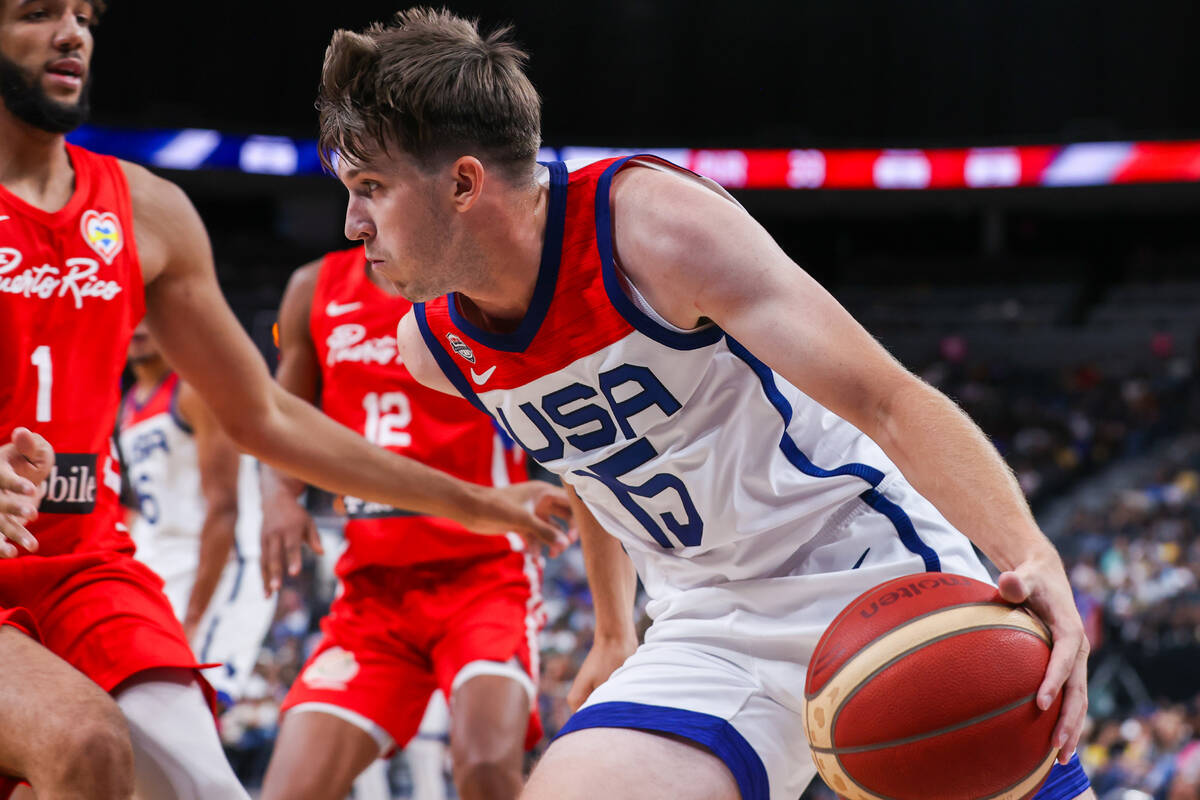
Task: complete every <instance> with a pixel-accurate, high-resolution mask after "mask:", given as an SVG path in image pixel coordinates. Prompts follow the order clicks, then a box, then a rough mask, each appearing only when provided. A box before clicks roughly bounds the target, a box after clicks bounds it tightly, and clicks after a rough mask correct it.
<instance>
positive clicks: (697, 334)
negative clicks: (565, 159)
mask: <svg viewBox="0 0 1200 800" xmlns="http://www.w3.org/2000/svg"><path fill="white" fill-rule="evenodd" d="M631 158H637V156H626V157H625V158H622V159H620V160H618V161H614V162H613V163H612V164H610V165H609V166H608V168H607V169H605V170H604V172H603V173H602V174H601V175H600V180H599V181H598V182H597V183H596V248H597V249H598V250H599V251H600V265H601V270H602V272H603V274H604V291H605V293H606V294H607V295H608V301H609V302H610V303H612V304H613V308H615V309H616V310H617V312H618V313H619V314H620V315H621V316H622V317H624V318H625V321H626V322H628V323H629V324H630V325H632V326H633V327H634V328H636V329H637V330H638V332H640V333H642V334H643V335H645V336H649V337H650V338H651V339H653V340H654V341H656V342H658V343H659V344H662V345H666V346H667V347H670V348H672V349H674V350H696V349H698V348H701V347H708V346H709V345H714V344H716V343H717V342H719V341H721V337H722V336H724V335H725V332H724V331H722V330H721V329H720V328H719V327H718V326H717V325H716V324H710V325H708V326H707V327H704V328H701V329H699V330H696V331H689V332H687V333H680V332H679V331H673V330H671V329H670V328H664V327H663V326H662V325H661V324H660V323H659V322H658V320H656V319H654V318H653V317H650V316H648V315H647V314H646V313H645V312H644V311H642V310H641V309H640V308H638V307H637V305H636V304H635V303H634V302H633V301H632V300H631V299H629V295H627V294H625V289H624V287H622V286H621V278H620V276H619V275H618V274H617V265H616V261H615V260H614V259H613V244H612V205H611V204H610V202H609V190H610V189H611V188H612V179H613V176H614V175H616V174H617V171H618V170H620V169H621V167H623V166H625V163H626V162H628V161H629V159H631ZM659 160H660V161H661V160H662V159H659Z"/></svg>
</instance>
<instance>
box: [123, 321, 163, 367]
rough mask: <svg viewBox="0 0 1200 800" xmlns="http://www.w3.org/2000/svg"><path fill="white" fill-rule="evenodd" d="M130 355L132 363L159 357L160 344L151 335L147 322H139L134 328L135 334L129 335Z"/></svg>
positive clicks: (141, 362)
mask: <svg viewBox="0 0 1200 800" xmlns="http://www.w3.org/2000/svg"><path fill="white" fill-rule="evenodd" d="M128 357H129V363H130V364H144V363H146V362H147V361H150V360H152V359H155V358H158V345H156V344H155V343H154V338H153V337H152V336H151V335H150V329H149V328H147V327H146V323H145V322H139V323H138V326H137V327H136V328H134V329H133V335H132V336H130V337H129V356H128Z"/></svg>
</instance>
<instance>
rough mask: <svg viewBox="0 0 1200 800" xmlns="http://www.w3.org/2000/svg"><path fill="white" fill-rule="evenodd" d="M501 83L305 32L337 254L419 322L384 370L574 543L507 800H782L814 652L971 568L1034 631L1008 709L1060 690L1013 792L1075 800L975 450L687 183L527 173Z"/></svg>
mask: <svg viewBox="0 0 1200 800" xmlns="http://www.w3.org/2000/svg"><path fill="white" fill-rule="evenodd" d="M523 61H524V54H523V53H521V52H520V51H519V50H518V49H517V48H516V47H515V46H514V45H513V44H512V43H511V42H509V41H507V40H506V39H505V37H504V35H503V34H502V33H501V34H493V35H491V36H488V37H483V36H481V35H480V34H479V32H478V30H477V29H476V26H475V25H474V24H473V23H471V22H469V21H466V20H463V19H460V18H458V17H455V16H453V15H452V14H450V13H448V12H444V11H443V12H434V11H429V10H425V9H413V10H410V11H407V12H401V13H400V14H398V15H397V16H396V18H395V20H394V21H393V22H392V23H391V24H386V25H384V24H380V25H376V26H373V27H371V28H370V29H368V30H367V31H365V32H364V33H361V34H356V33H350V32H348V31H339V32H338V33H336V34H335V35H334V38H333V41H332V42H331V44H330V46H329V49H328V51H327V53H326V59H325V66H324V72H323V75H322V86H321V94H320V99H319V101H318V105H319V108H320V110H321V145H322V152H323V153H324V154H325V156H326V158H327V159H329V160H332V159H330V156H331V155H332V154H333V153H337V154H338V158H337V165H336V168H337V170H338V175H339V177H340V179H341V180H342V182H343V183H344V184H345V185H346V187H347V189H348V190H349V203H348V207H347V210H346V235H347V237H349V238H351V239H354V240H359V241H362V242H363V243H364V244H365V248H366V253H367V258H368V259H369V260H370V261H371V264H372V267H373V268H374V269H376V270H378V271H379V273H380V274H381V275H383V276H384V277H386V278H388V279H389V280H390V281H392V283H393V284H394V285H395V286H396V288H397V289H398V290H399V291H400V292H401V293H402V294H403V295H404V296H405V297H408V298H409V299H411V300H414V301H424V302H417V303H416V305H414V307H413V312H412V313H411V314H410V315H408V316H407V317H405V319H404V321H403V322H402V323H401V327H400V331H399V338H400V343H401V354H402V357H403V358H404V360H405V363H406V364H407V366H408V368H409V370H410V371H411V372H412V373H413V375H414V376H415V377H416V378H417V379H418V380H420V381H422V382H425V383H427V384H428V385H430V386H434V387H438V388H441V389H442V390H443V391H445V392H447V393H448V394H457V395H460V396H462V397H464V398H466V399H467V400H469V401H471V402H472V403H474V404H475V405H476V406H477V407H478V408H480V409H481V410H484V411H486V412H488V413H489V414H492V415H493V416H494V417H495V419H496V421H497V423H498V424H499V425H500V426H501V427H502V428H504V430H505V431H506V432H508V434H509V435H510V437H511V438H512V439H513V440H514V441H516V442H518V443H519V444H521V445H522V446H523V447H524V448H525V449H526V450H527V451H528V452H529V453H530V455H531V456H532V457H533V458H535V459H536V460H538V461H539V462H540V463H542V464H543V465H544V466H545V467H547V468H548V469H550V470H551V471H553V472H556V473H558V474H559V475H560V476H561V477H562V478H563V480H564V481H565V482H566V483H568V484H569V485H570V487H571V492H572V495H571V496H572V498H573V504H574V507H575V509H576V512H577V515H578V516H579V518H580V519H581V520H583V522H581V534H582V535H583V538H582V541H583V544H584V551H585V558H586V561H587V569H588V577H589V579H590V581H591V585H592V589H593V595H594V598H595V604H596V612H597V620H596V643H595V645H594V647H593V650H592V652H591V654H590V655H589V657H588V662H587V663H586V664H585V665H584V668H583V670H582V671H581V674H580V676H579V679H578V683H577V692H576V694H575V696H576V698H577V699H579V698H582V697H586V699H585V700H584V701H583V705H582V707H581V708H580V709H579V711H577V712H576V714H575V715H574V716H573V717H572V718H571V720H570V721H569V722H568V723H567V725H566V726H565V727H564V728H563V731H562V732H561V733H560V736H559V738H558V739H556V740H555V741H554V743H552V744H551V745H550V747H549V749H548V750H547V752H546V754H545V756H544V757H543V758H542V760H541V761H540V762H539V763H538V765H537V767H536V768H535V769H534V772H533V775H532V776H531V778H530V781H529V784H528V785H527V786H526V788H525V792H524V796H525V797H526V798H528V800H584V799H585V798H596V797H614V798H615V797H619V798H662V797H669V798H672V800H702V799H703V800H709V799H710V798H712V799H716V798H721V799H722V800H726V799H731V798H737V797H739V796H740V797H741V798H743V800H767V799H768V798H769V799H770V800H795V798H796V797H797V796H799V795H800V794H801V792H802V791H803V790H804V788H805V786H806V785H807V784H808V782H809V780H810V779H811V778H812V776H813V774H814V767H813V764H812V761H811V759H810V758H809V757H808V755H807V743H806V740H805V736H804V730H803V721H802V717H803V713H802V707H803V697H802V687H803V686H804V679H805V672H806V667H807V660H808V658H809V657H810V656H811V653H812V648H813V647H814V646H815V644H816V642H817V639H818V637H819V636H820V634H821V632H822V631H823V630H824V628H825V627H826V626H827V625H828V624H829V622H830V621H831V620H832V619H833V617H834V616H835V615H836V614H837V613H838V611H840V610H841V609H842V608H843V607H844V606H845V605H846V604H847V603H848V602H849V601H850V600H851V599H853V598H854V597H855V596H857V595H858V594H859V593H861V592H862V591H864V590H866V589H868V588H870V587H871V586H874V585H876V584H878V583H880V582H882V581H884V580H886V579H889V578H893V577H896V576H899V575H905V574H911V573H915V572H924V571H934V570H946V571H950V572H955V573H959V574H965V575H970V576H973V577H977V578H980V579H985V580H986V579H987V572H986V571H985V570H984V568H983V565H982V564H981V563H980V562H979V560H978V558H977V557H976V556H975V553H974V551H973V549H972V546H971V543H972V542H974V543H975V544H977V545H979V547H980V548H981V549H982V550H983V551H984V552H985V553H987V555H988V556H989V557H990V558H991V559H992V560H993V561H994V562H995V563H996V564H997V565H998V566H999V567H1000V568H1001V569H1002V570H1004V572H1003V574H1001V575H1000V577H999V586H1000V591H1001V593H1002V595H1003V596H1004V597H1005V598H1006V599H1007V600H1009V601H1012V602H1028V603H1029V605H1030V606H1032V607H1033V608H1034V609H1035V610H1036V611H1037V612H1038V613H1039V615H1040V616H1041V617H1042V619H1043V620H1045V621H1046V622H1047V623H1048V624H1049V626H1050V628H1051V630H1052V631H1053V634H1054V647H1053V651H1052V653H1051V658H1050V661H1049V665H1048V669H1047V673H1046V675H1045V678H1044V681H1043V683H1042V685H1041V687H1040V688H1039V691H1038V696H1037V699H1036V701H1037V703H1038V706H1039V707H1040V708H1041V709H1043V710H1048V709H1050V708H1051V705H1052V702H1053V700H1054V698H1055V696H1056V695H1058V694H1059V693H1060V692H1063V691H1064V688H1065V699H1064V700H1063V703H1062V706H1061V712H1060V713H1057V714H1056V716H1057V717H1058V719H1057V724H1056V727H1055V731H1054V734H1053V736H1054V741H1053V744H1054V746H1055V747H1057V748H1059V752H1058V754H1057V758H1058V759H1059V762H1060V763H1058V764H1057V765H1055V766H1054V767H1053V768H1051V771H1050V777H1049V779H1048V781H1047V783H1046V785H1045V786H1044V787H1043V788H1042V789H1041V791H1040V795H1041V797H1042V798H1043V800H1051V799H1054V800H1057V799H1058V798H1072V797H1076V796H1080V795H1085V796H1087V795H1090V794H1091V792H1090V789H1088V788H1087V778H1086V776H1085V775H1084V774H1083V772H1082V770H1081V769H1080V768H1079V765H1078V759H1077V758H1075V759H1073V758H1072V754H1073V751H1074V750H1075V747H1076V744H1077V742H1078V739H1079V735H1080V731H1081V729H1082V725H1083V719H1084V712H1085V708H1086V679H1087V675H1086V659H1087V645H1086V639H1085V638H1084V636H1083V626H1082V623H1081V621H1080V619H1079V614H1078V612H1077V611H1076V610H1075V606H1074V602H1073V600H1072V595H1071V591H1070V587H1069V585H1068V582H1067V578H1066V575H1065V573H1064V571H1063V567H1062V563H1061V561H1060V560H1059V558H1058V554H1057V553H1056V552H1055V550H1054V548H1053V546H1052V545H1051V544H1050V543H1049V542H1048V541H1047V540H1046V538H1045V536H1044V535H1043V534H1042V533H1041V532H1040V531H1039V530H1038V528H1037V525H1036V523H1035V522H1034V520H1033V517H1032V515H1031V513H1030V511H1029V508H1028V506H1027V504H1026V503H1025V500H1024V497H1023V496H1022V494H1021V491H1020V489H1019V487H1018V486H1017V484H1016V481H1015V480H1014V479H1013V476H1012V474H1011V473H1010V472H1009V470H1008V469H1007V468H1006V467H1005V465H1004V462H1003V461H1002V460H1001V459H1000V457H999V454H998V453H997V452H996V451H995V449H994V448H992V447H991V445H990V444H989V443H988V441H987V439H986V437H985V436H983V435H982V433H981V432H980V431H979V429H978V428H977V427H976V426H975V425H974V424H973V423H972V422H971V421H970V420H969V419H968V418H967V417H966V416H965V415H964V414H963V413H962V412H961V411H960V410H959V409H957V408H956V407H955V406H954V404H953V403H952V402H951V401H949V400H948V399H947V398H946V397H945V396H944V395H942V394H940V393H939V392H937V391H936V390H935V389H932V388H931V387H929V386H928V385H926V384H924V383H922V382H921V381H920V380H918V379H917V378H915V377H914V376H913V375H912V374H911V373H909V372H908V371H907V370H905V369H904V368H903V367H902V366H901V365H900V364H898V363H897V362H896V361H895V360H893V359H892V358H891V357H890V356H889V355H888V354H887V353H886V352H885V351H884V350H883V349H882V348H881V347H880V346H879V344H878V343H877V342H875V340H874V339H872V338H871V336H870V335H869V334H867V332H866V331H864V330H863V329H862V327H861V326H859V325H858V324H857V323H856V322H855V321H854V320H853V319H852V318H851V317H850V316H849V315H847V314H846V312H845V311H844V310H843V309H842V308H841V307H840V306H839V305H838V304H837V302H836V301H834V300H833V298H832V297H830V296H829V294H828V293H827V292H825V291H824V289H822V288H821V287H820V286H819V285H818V284H817V283H816V282H815V281H813V280H812V279H811V278H810V277H808V276H807V275H806V274H805V273H804V272H803V271H802V270H801V269H800V268H799V267H798V266H796V264H794V263H793V262H792V261H791V260H790V259H788V258H787V256H786V255H785V254H784V253H783V252H782V251H781V250H780V249H779V247H778V246H777V245H776V244H775V243H774V242H773V241H772V240H771V238H770V237H769V236H768V235H767V234H766V232H765V231H764V230H763V229H762V228H761V227H760V226H759V225H758V224H757V223H755V222H754V220H753V219H751V218H750V216H749V215H748V214H746V212H745V211H744V210H743V209H742V208H741V207H740V206H739V205H738V204H737V203H736V202H735V201H734V200H733V199H732V198H731V197H730V196H729V195H728V194H726V193H725V192H724V191H723V190H722V189H721V188H720V187H719V186H717V185H716V184H714V183H712V182H711V181H707V180H704V179H701V178H699V177H697V176H695V175H693V174H691V173H689V172H687V171H685V170H681V169H679V168H677V167H674V166H672V165H670V164H667V163H666V162H663V161H660V160H658V159H654V158H650V157H643V158H630V159H608V160H605V161H600V162H594V163H585V162H571V163H562V162H555V163H551V164H547V165H538V164H537V163H536V162H535V158H536V153H537V150H538V146H539V141H540V135H539V128H540V103H539V100H538V96H537V92H536V91H535V90H534V89H533V87H532V85H531V84H530V83H529V81H528V79H527V78H526V76H525V75H524V72H523V69H522V64H523ZM605 531H607V532H608V533H607V534H606V533H605ZM960 531H961V532H960ZM964 533H965V534H966V535H964ZM608 534H611V535H608ZM968 537H969V539H968ZM631 562H632V565H634V566H636V571H637V574H638V575H639V576H640V577H641V579H642V581H643V583H644V584H645V587H646V592H647V594H648V595H649V597H650V603H649V605H648V606H647V613H648V614H649V615H650V616H651V618H652V619H653V624H652V625H651V626H650V628H649V630H648V631H647V633H646V636H645V643H644V644H643V645H641V646H640V647H639V646H637V641H636V638H635V637H634V636H633V624H632V621H631V619H630V616H631V615H630V607H631V604H632V600H633V589H634V566H631ZM1050 713H1055V712H1050ZM1052 760H1053V757H1051V758H1050V759H1048V762H1047V767H1048V768H1050V761H1052ZM1033 789H1034V787H1033V786H1029V787H1027V789H1026V792H1021V791H1018V789H1017V787H1014V788H1013V789H1012V791H1011V793H1010V794H1011V796H1012V797H1019V796H1022V795H1023V794H1025V793H1028V792H1032V791H1033ZM855 797H856V798H865V797H868V795H867V794H866V793H861V794H856V795H855Z"/></svg>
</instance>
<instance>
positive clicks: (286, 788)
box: [259, 751, 353, 800]
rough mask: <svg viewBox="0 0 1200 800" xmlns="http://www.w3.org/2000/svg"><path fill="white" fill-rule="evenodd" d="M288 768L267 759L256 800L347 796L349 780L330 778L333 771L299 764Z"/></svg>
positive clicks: (316, 799)
mask: <svg viewBox="0 0 1200 800" xmlns="http://www.w3.org/2000/svg"><path fill="white" fill-rule="evenodd" d="M277 752H278V751H277ZM316 761H317V762H319V759H317V760H316ZM291 766H292V765H288V766H286V767H285V766H282V765H279V764H277V763H276V762H275V759H274V758H272V759H271V764H270V766H268V768H267V774H266V777H265V779H264V780H263V785H262V793H261V794H260V795H259V797H260V800H330V799H331V798H342V797H345V796H346V795H347V794H349V792H350V786H351V784H352V783H353V778H351V779H350V780H343V779H341V776H340V775H339V776H334V775H333V774H332V772H333V770H325V771H320V770H315V769H311V768H309V767H307V766H305V765H302V764H295V765H294V768H290V767H291ZM281 767H282V768H281Z"/></svg>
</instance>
